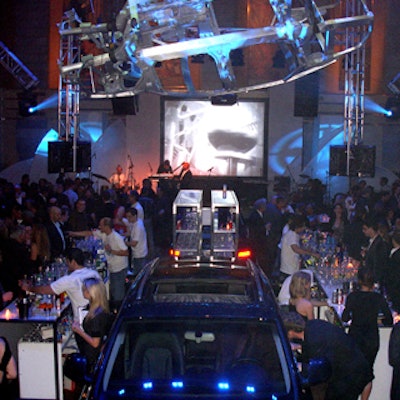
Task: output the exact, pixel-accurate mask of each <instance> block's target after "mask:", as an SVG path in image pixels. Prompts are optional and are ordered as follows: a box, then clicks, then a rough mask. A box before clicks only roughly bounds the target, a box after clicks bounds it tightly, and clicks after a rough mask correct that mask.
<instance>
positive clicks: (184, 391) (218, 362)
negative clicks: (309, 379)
mask: <svg viewBox="0 0 400 400" xmlns="http://www.w3.org/2000/svg"><path fill="white" fill-rule="evenodd" d="M287 364H288V363H287V360H285V355H284V351H283V346H282V343H281V339H280V337H279V334H278V331H277V329H276V326H275V324H274V323H272V322H270V323H266V322H260V321H257V322H253V323H249V321H239V322H238V321H237V320H235V321H234V322H233V321H229V320H220V321H216V320H212V321H209V320H188V319H185V320H182V319H174V320H168V321H159V320H157V321H153V322H143V321H141V322H139V321H134V322H132V321H127V322H125V323H123V324H122V325H121V329H120V331H119V333H118V335H117V337H116V338H115V341H114V343H113V346H112V348H111V350H110V356H109V357H108V362H107V365H105V366H104V375H103V379H102V383H101V386H102V387H101V390H102V391H103V393H104V392H105V393H106V397H105V398H114V397H118V398H121V399H123V398H135V399H142V398H146V399H149V398H158V399H165V398H169V397H170V398H173V399H179V398H182V399H183V398H185V399H187V398H192V397H193V398H199V397H201V398H203V397H204V396H205V397H206V398H222V397H223V398H225V399H226V398H232V399H238V398H245V397H251V398H263V399H264V398H277V399H278V398H280V397H281V396H285V395H286V394H287V393H288V392H289V391H290V389H291V382H290V375H289V371H288V367H287Z"/></svg>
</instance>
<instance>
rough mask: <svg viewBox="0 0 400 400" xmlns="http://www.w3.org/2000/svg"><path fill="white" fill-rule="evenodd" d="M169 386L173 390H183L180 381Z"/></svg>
mask: <svg viewBox="0 0 400 400" xmlns="http://www.w3.org/2000/svg"><path fill="white" fill-rule="evenodd" d="M171 386H172V387H173V388H174V389H182V388H183V382H182V381H174V382H172V383H171Z"/></svg>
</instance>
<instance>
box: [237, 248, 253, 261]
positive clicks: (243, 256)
mask: <svg viewBox="0 0 400 400" xmlns="http://www.w3.org/2000/svg"><path fill="white" fill-rule="evenodd" d="M250 257H251V250H249V249H243V250H239V251H238V253H237V258H239V259H241V260H243V259H246V258H250Z"/></svg>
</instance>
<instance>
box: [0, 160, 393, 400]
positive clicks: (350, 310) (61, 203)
mask: <svg viewBox="0 0 400 400" xmlns="http://www.w3.org/2000/svg"><path fill="white" fill-rule="evenodd" d="M163 167H164V168H166V167H168V165H167V166H164V165H163ZM169 170H170V168H169ZM188 171H189V172H188ZM181 172H182V174H181V175H183V176H185V175H186V176H188V174H189V173H190V170H189V165H188V164H187V163H186V164H185V165H183V166H182V171H181ZM152 183H153V182H152V181H150V180H149V179H144V180H143V182H142V185H141V187H135V188H133V189H132V188H127V187H126V186H124V185H122V186H121V185H120V184H118V185H110V186H104V187H103V188H102V189H101V191H100V193H97V192H96V191H95V190H94V189H93V187H92V182H91V181H90V180H89V179H80V178H75V179H71V178H68V177H64V176H62V175H60V176H59V177H58V179H57V181H56V183H55V184H53V183H50V182H49V181H48V180H46V179H44V178H42V179H40V180H39V181H38V182H30V178H29V175H28V174H24V175H23V176H22V177H21V180H20V182H18V183H12V182H9V181H7V180H4V179H2V180H0V236H1V245H0V291H1V297H0V303H1V304H0V305H1V306H3V305H4V304H7V303H8V302H10V301H12V300H13V299H15V298H17V297H19V296H21V295H22V294H23V293H24V292H26V291H30V292H33V293H34V292H37V293H43V294H53V295H59V294H60V293H61V292H63V291H67V293H69V296H70V298H71V302H72V303H73V311H74V320H75V323H76V324H75V325H74V332H75V334H76V335H77V336H79V339H78V343H79V345H80V347H82V348H86V349H87V346H92V345H93V346H92V347H93V348H95V349H98V343H99V338H100V337H102V336H103V334H104V331H105V330H106V328H107V326H108V325H107V323H108V322H107V321H108V319H107V318H105V317H104V315H108V314H109V313H110V311H109V310H111V311H116V310H117V309H118V307H119V305H120V304H121V302H122V299H123V296H124V293H125V279H126V276H127V274H129V273H130V274H132V275H136V274H138V273H139V272H140V270H141V269H142V268H143V267H144V265H145V263H146V261H148V260H151V259H153V258H154V257H157V256H164V255H167V253H168V250H169V248H170V246H171V242H172V232H173V229H172V204H173V200H174V196H175V194H176V190H177V187H173V188H171V186H170V185H169V184H168V181H166V182H161V181H160V183H159V184H158V185H157V188H155V190H154V189H153V185H152ZM181 184H182V186H185V181H184V179H182V182H181ZM322 199H323V196H321V192H320V191H319V190H318V191H316V193H313V192H312V190H311V189H310V190H309V192H308V196H307V197H305V196H304V193H302V195H301V196H299V195H298V193H294V194H292V195H291V196H289V195H287V194H286V193H276V194H275V195H274V196H272V198H271V199H270V201H268V200H267V199H266V198H261V199H258V200H256V201H255V203H254V207H253V209H251V210H241V211H242V212H241V221H242V226H241V237H242V238H245V239H247V240H248V242H249V244H250V246H251V247H252V250H253V258H254V260H255V261H256V262H257V263H258V265H259V266H260V267H261V268H262V269H263V270H264V271H265V273H266V274H267V276H268V277H269V278H270V280H271V281H272V282H273V283H275V284H277V287H279V288H281V287H282V289H283V288H285V291H286V294H285V298H286V300H287V304H288V305H289V309H290V311H291V312H292V313H293V312H294V313H297V314H298V315H300V317H301V318H302V320H303V322H304V324H307V323H308V321H311V320H312V319H314V318H313V307H314V306H315V304H314V303H313V300H312V299H311V296H310V287H311V280H312V277H311V278H310V275H309V274H307V273H305V272H303V269H302V268H303V267H304V265H303V264H302V262H303V261H304V257H313V258H314V259H318V258H319V256H320V255H319V253H318V249H312V250H311V249H308V248H305V247H304V246H302V244H301V235H302V234H303V232H304V231H305V230H308V231H319V232H328V233H329V234H330V235H331V236H332V237H333V238H334V240H335V243H336V244H337V247H339V248H340V251H341V252H342V253H344V252H345V253H347V254H348V256H349V257H351V258H352V259H353V260H354V262H358V263H359V265H360V271H363V272H365V273H364V275H362V276H361V275H360V284H361V288H364V290H363V289H362V290H361V292H362V293H361V294H359V295H357V296H360V297H362V299H364V297H365V298H368V299H372V298H373V300H371V301H372V303H373V304H374V305H376V307H369V309H368V311H369V312H368V313H363V312H362V307H359V304H360V303H361V304H363V305H365V304H367V301H366V300H365V301H364V300H359V299H358V298H356V297H357V296H349V297H348V303H346V308H345V313H344V319H345V320H347V319H352V320H355V321H356V322H357V321H361V322H360V324H361V325H362V326H364V323H365V321H364V320H363V318H365V317H366V315H368V318H369V320H368V323H370V330H371V335H370V337H371V340H370V342H369V343H368V344H367V348H368V350H365V346H364V348H363V346H362V344H361V343H359V347H360V348H361V353H364V356H366V358H367V359H368V365H369V366H370V372H371V374H373V363H374V360H375V356H376V352H377V348H378V347H377V346H379V342H378V343H377V340H376V331H377V325H376V318H375V317H376V314H377V313H378V312H384V313H385V315H386V317H387V318H386V320H387V323H388V324H391V323H392V320H391V314H390V312H389V311H388V310H389V308H385V307H384V306H383V305H384V304H386V300H387V301H389V304H390V306H391V308H392V310H393V311H396V312H400V251H398V250H399V249H400V180H397V181H395V182H393V184H392V186H391V187H388V185H387V182H385V180H383V181H382V185H381V187H380V188H378V189H374V188H372V187H371V186H368V185H366V183H365V181H360V182H358V183H357V184H356V185H354V186H352V187H351V189H350V190H349V192H348V193H337V194H335V196H334V197H333V199H332V201H331V202H330V204H326V203H324V202H323V201H322ZM239 201H240V199H239ZM90 235H93V236H94V237H96V238H98V239H100V240H101V241H102V243H103V245H104V249H105V255H106V258H107V267H108V272H109V278H110V290H109V302H107V304H105V303H104V301H103V300H104V298H103V300H101V295H103V297H104V290H103V288H102V287H101V286H102V284H100V283H99V282H100V281H101V278H100V276H99V275H98V274H97V272H96V271H95V270H90V269H88V268H87V267H85V266H84V263H85V262H84V261H85V260H84V258H83V254H82V252H79V251H78V249H76V248H75V246H76V243H77V242H76V241H77V240H80V239H82V238H85V237H88V236H90ZM60 256H61V257H65V258H66V261H67V264H68V268H69V275H67V276H66V277H63V278H60V279H59V280H57V281H55V282H52V283H51V284H47V285H41V286H38V285H36V286H32V285H31V286H27V285H29V280H27V279H26V278H27V277H30V276H32V275H33V274H34V273H36V272H38V271H40V270H41V269H42V268H43V267H44V266H46V265H48V263H50V262H52V261H54V260H56V259H57V258H58V257H60ZM75 275H76V276H78V278H79V279H77V280H75V284H72V283H71V282H72V281H73V279H72V278H71V277H74V276H75ZM76 282H79V284H78V285H76ZM371 282H372V283H371ZM376 288H378V289H379V296H381V297H379V302H378V301H375V300H377V297H378V293H375V291H374V289H376ZM96 296H97V297H96ZM99 296H100V299H99V298H98V297H99ZM363 296H364V297H363ZM373 296H375V297H373ZM353 297H354V298H353ZM368 301H369V300H368ZM91 302H93V304H95V306H93V305H92V303H91ZM88 304H89V313H88V314H87V316H86V317H83V316H82V313H81V309H82V308H86V307H87V306H88ZM360 310H361V314H360ZM389 314H390V315H389ZM98 315H99V316H98ZM359 315H362V317H363V318H361V317H360V316H359ZM83 321H86V322H85V323H84V324H83V325H82V323H83ZM96 321H100V323H97V322H96ZM372 321H374V323H372ZM304 329H306V328H304ZM304 329H303V331H304ZM306 330H307V329H306ZM300 336H301V335H300ZM306 336H307V335H306ZM350 336H353V337H354V339H355V340H356V341H357V340H360V335H359V334H358V333H357V323H355V325H354V328H352V330H351V335H350ZM372 342H373V346H372V347H373V349H372V347H370V343H372ZM96 351H97V350H96ZM96 351H94V352H93V354H97V353H96ZM89 353H90V352H89ZM397 373H398V372H397ZM370 381H371V380H370ZM370 381H369V382H370ZM363 390H365V393H366V395H365V396H366V397H364V398H368V394H369V392H370V387H369V388H363Z"/></svg>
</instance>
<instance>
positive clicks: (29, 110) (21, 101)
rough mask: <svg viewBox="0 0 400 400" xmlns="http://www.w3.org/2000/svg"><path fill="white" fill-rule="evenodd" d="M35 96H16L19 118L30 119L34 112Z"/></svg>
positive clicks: (25, 94)
mask: <svg viewBox="0 0 400 400" xmlns="http://www.w3.org/2000/svg"><path fill="white" fill-rule="evenodd" d="M36 106H37V95H36V94H34V93H30V92H28V93H23V94H20V95H19V96H18V111H19V115H21V117H30V116H31V115H33V114H34V113H35V112H36Z"/></svg>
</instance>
